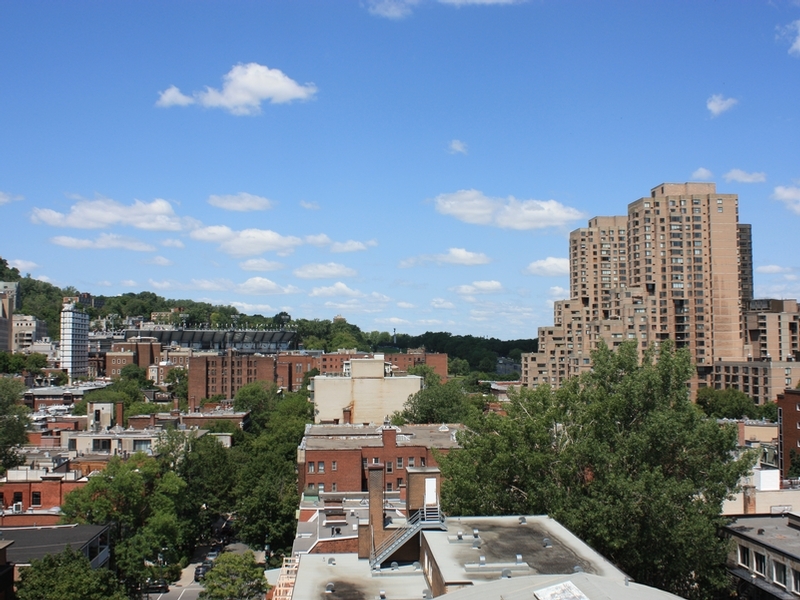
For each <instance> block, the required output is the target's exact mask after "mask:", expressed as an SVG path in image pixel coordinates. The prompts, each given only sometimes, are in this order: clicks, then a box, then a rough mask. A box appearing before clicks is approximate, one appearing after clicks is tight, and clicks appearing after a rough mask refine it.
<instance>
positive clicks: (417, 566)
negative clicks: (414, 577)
mask: <svg viewBox="0 0 800 600" xmlns="http://www.w3.org/2000/svg"><path fill="white" fill-rule="evenodd" d="M411 566H412V567H414V570H415V571H419V570H420V568H421V566H420V564H419V561H418V560H415V561H414V562H413V563H411Z"/></svg>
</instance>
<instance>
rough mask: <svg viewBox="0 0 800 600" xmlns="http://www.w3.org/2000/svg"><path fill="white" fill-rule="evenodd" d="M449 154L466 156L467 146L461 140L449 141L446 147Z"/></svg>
mask: <svg viewBox="0 0 800 600" xmlns="http://www.w3.org/2000/svg"><path fill="white" fill-rule="evenodd" d="M448 150H449V152H450V154H466V153H467V145H466V144H465V143H464V142H462V141H461V140H451V141H450V144H449V146H448Z"/></svg>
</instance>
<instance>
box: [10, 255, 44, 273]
mask: <svg viewBox="0 0 800 600" xmlns="http://www.w3.org/2000/svg"><path fill="white" fill-rule="evenodd" d="M8 265H9V266H10V267H13V268H15V269H19V272H20V273H27V272H29V271H33V270H34V269H38V268H39V265H37V264H36V263H35V262H33V261H32V260H23V259H21V258H17V259H14V260H10V261H8Z"/></svg>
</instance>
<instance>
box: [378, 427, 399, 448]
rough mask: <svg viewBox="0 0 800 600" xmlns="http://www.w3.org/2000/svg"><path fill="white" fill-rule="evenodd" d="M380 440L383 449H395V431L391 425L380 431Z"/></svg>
mask: <svg viewBox="0 0 800 600" xmlns="http://www.w3.org/2000/svg"><path fill="white" fill-rule="evenodd" d="M381 438H382V439H383V447H384V448H397V430H396V429H395V428H394V427H392V426H391V425H384V426H383V429H381Z"/></svg>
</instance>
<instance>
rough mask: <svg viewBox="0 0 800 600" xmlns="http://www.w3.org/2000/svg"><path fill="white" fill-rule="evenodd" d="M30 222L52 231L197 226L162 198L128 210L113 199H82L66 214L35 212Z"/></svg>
mask: <svg viewBox="0 0 800 600" xmlns="http://www.w3.org/2000/svg"><path fill="white" fill-rule="evenodd" d="M31 220H32V221H33V222H34V223H44V224H45V225H52V226H53V227H73V228H76V229H101V228H104V227H111V226H112V225H130V226H131V227H136V228H137V229H145V230H148V231H181V230H183V229H187V228H190V227H192V226H194V225H195V224H196V222H195V221H194V220H193V219H185V218H181V217H178V216H177V215H176V214H175V211H174V210H173V209H172V205H171V204H170V203H169V202H167V201H166V200H162V199H161V198H156V199H155V200H153V201H152V202H142V201H141V200H134V202H133V204H131V205H129V206H125V205H123V204H120V203H119V202H117V201H115V200H111V199H110V198H99V199H97V200H84V199H80V200H78V202H76V203H75V204H73V205H72V206H71V207H70V209H69V213H67V214H65V213H60V212H58V211H55V210H52V209H50V208H34V209H33V215H32V217H31Z"/></svg>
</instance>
